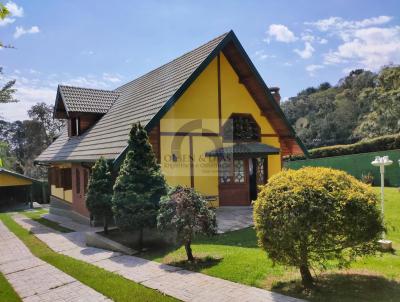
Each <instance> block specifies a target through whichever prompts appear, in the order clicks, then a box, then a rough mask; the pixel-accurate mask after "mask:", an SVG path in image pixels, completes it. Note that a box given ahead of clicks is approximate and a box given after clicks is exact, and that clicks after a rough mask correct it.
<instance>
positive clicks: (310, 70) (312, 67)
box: [306, 64, 324, 77]
mask: <svg viewBox="0 0 400 302" xmlns="http://www.w3.org/2000/svg"><path fill="white" fill-rule="evenodd" d="M323 68H324V65H317V64H312V65H308V66H307V67H306V71H307V72H308V74H309V75H310V76H311V77H313V76H315V72H316V71H317V70H320V69H323Z"/></svg>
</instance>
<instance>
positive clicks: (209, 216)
mask: <svg viewBox="0 0 400 302" xmlns="http://www.w3.org/2000/svg"><path fill="white" fill-rule="evenodd" d="M157 227H158V229H159V230H161V231H164V230H173V231H175V232H176V234H177V237H178V238H177V239H178V241H179V242H180V243H182V244H183V245H184V246H185V250H186V255H187V259H188V261H193V260H194V257H193V254H192V248H191V243H192V241H193V239H194V237H195V236H196V235H197V234H204V235H207V236H211V235H214V234H215V233H216V231H217V222H216V216H215V213H214V211H213V210H212V209H209V208H208V206H207V201H205V200H204V198H203V197H202V196H201V195H200V194H199V193H197V192H196V191H195V190H194V189H192V188H187V187H182V186H177V187H176V188H173V189H171V190H170V192H169V193H168V196H165V197H163V198H162V199H161V202H160V209H159V212H158V216H157Z"/></svg>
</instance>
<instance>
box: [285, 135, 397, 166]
mask: <svg viewBox="0 0 400 302" xmlns="http://www.w3.org/2000/svg"><path fill="white" fill-rule="evenodd" d="M395 149H400V134H394V135H385V136H381V137H377V138H373V139H369V140H364V141H360V142H357V143H355V144H350V145H335V146H328V147H322V148H316V149H311V150H309V151H308V153H309V158H322V157H331V156H340V155H349V154H357V153H367V152H376V151H386V150H395ZM302 159H306V157H305V156H304V155H292V156H287V157H285V160H302Z"/></svg>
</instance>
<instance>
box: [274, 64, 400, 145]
mask: <svg viewBox="0 0 400 302" xmlns="http://www.w3.org/2000/svg"><path fill="white" fill-rule="evenodd" d="M282 109H283V111H284V112H285V114H286V116H287V118H288V120H289V122H290V123H291V124H292V125H293V127H294V128H295V130H296V132H297V134H298V136H299V137H300V138H301V140H302V141H303V142H304V144H305V145H306V146H307V147H308V148H316V147H321V146H331V145H336V144H350V143H354V142H357V141H360V140H363V139H367V138H374V137H378V136H382V135H386V134H396V133H399V132H400V66H388V67H384V68H383V69H382V70H381V71H380V72H379V73H373V72H371V71H367V70H362V69H357V70H354V71H352V72H350V73H349V75H347V76H346V77H345V78H343V79H341V80H340V81H339V82H338V84H337V85H335V86H332V85H331V84H329V83H326V82H325V83H322V84H321V85H319V86H318V87H309V88H307V89H305V90H303V91H301V92H299V93H298V94H297V96H295V97H292V98H290V99H289V100H288V101H286V102H283V103H282Z"/></svg>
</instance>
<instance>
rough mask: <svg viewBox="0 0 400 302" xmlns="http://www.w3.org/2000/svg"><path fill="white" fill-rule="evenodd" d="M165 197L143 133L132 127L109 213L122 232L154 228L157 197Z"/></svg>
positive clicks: (162, 183) (163, 186)
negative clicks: (111, 210) (111, 209)
mask: <svg viewBox="0 0 400 302" xmlns="http://www.w3.org/2000/svg"><path fill="white" fill-rule="evenodd" d="M166 193H167V188H166V183H165V179H164V176H163V175H162V173H161V170H160V166H159V165H158V164H157V161H156V158H155V155H154V152H153V149H152V147H151V144H150V142H149V138H148V136H147V132H146V131H145V130H144V129H143V127H142V126H141V125H140V124H134V125H133V126H132V129H131V132H130V134H129V145H128V152H127V154H126V156H125V160H124V162H123V164H122V166H121V168H120V170H119V174H118V177H117V180H116V181H115V185H114V196H113V212H114V216H115V221H116V223H117V225H118V227H120V228H121V229H123V230H129V231H139V234H140V235H139V247H140V248H142V246H143V229H144V228H152V227H154V226H155V225H156V217H157V210H158V207H159V201H160V198H161V196H163V195H165V194H166Z"/></svg>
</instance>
